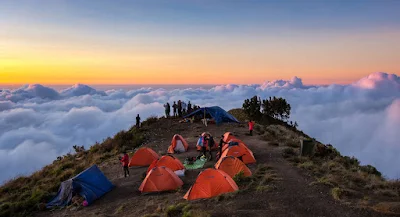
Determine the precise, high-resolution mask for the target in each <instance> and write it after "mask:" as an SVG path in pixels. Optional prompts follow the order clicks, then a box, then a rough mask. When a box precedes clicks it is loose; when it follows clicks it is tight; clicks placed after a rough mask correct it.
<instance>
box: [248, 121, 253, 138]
mask: <svg viewBox="0 0 400 217" xmlns="http://www.w3.org/2000/svg"><path fill="white" fill-rule="evenodd" d="M253 128H254V121H252V120H251V119H250V121H249V132H250V136H252V135H253Z"/></svg>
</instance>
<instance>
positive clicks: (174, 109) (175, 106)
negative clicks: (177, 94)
mask: <svg viewBox="0 0 400 217" xmlns="http://www.w3.org/2000/svg"><path fill="white" fill-rule="evenodd" d="M177 108H178V105H176V103H175V101H174V104H173V105H172V109H173V112H174V117H176V109H177Z"/></svg>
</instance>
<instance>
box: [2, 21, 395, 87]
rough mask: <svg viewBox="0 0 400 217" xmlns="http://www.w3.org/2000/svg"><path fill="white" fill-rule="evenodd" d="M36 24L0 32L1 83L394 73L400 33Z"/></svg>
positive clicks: (310, 80)
mask: <svg viewBox="0 0 400 217" xmlns="http://www.w3.org/2000/svg"><path fill="white" fill-rule="evenodd" d="M0 27H1V25H0ZM39 27H41V28H29V27H24V28H21V27H13V26H7V28H6V31H4V30H3V32H0V84H27V83H40V84H75V83H84V84H89V85H90V84H228V83H236V84H248V83H262V82H263V81H265V80H274V79H290V78H291V77H293V76H298V77H300V78H302V79H303V82H304V83H306V84H328V83H350V82H352V81H355V80H357V79H359V78H361V77H363V76H365V75H367V74H370V73H373V72H376V71H383V72H388V73H395V74H399V72H400V65H399V62H400V52H399V50H400V43H398V39H399V38H400V32H399V31H397V30H391V29H383V30H382V31H379V32H375V31H365V32H351V31H349V32H346V33H343V32H339V33H337V32H334V31H332V32H329V31H328V32H327V31H314V32H313V38H310V37H309V35H308V34H309V33H307V34H305V33H302V34H292V35H289V36H286V37H281V36H274V35H267V34H261V35H247V36H246V38H242V36H241V35H232V36H226V35H212V36H203V35H199V36H193V37H190V38H187V37H185V38H180V39H179V40H177V39H176V38H175V36H168V35H167V36H165V37H156V36H154V35H153V36H152V37H150V36H149V38H137V39H135V38H132V39H130V38H128V39H126V38H119V37H118V35H116V36H113V37H111V38H108V37H91V35H92V34H93V33H92V32H85V30H82V31H73V30H71V29H65V28H59V27H57V26H39ZM49 29H51V30H52V31H49ZM39 30H40V31H39ZM0 31H1V30H0ZM82 35H84V36H85V35H86V36H88V37H82ZM89 36H90V37H89ZM114 37H115V38H114ZM116 39H119V40H116ZM245 39H246V40H245Z"/></svg>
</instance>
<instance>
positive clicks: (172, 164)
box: [147, 155, 185, 173]
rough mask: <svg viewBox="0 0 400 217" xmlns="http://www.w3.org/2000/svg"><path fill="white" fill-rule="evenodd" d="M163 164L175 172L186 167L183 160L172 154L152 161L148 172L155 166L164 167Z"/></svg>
mask: <svg viewBox="0 0 400 217" xmlns="http://www.w3.org/2000/svg"><path fill="white" fill-rule="evenodd" d="M162 166H164V167H168V168H169V169H171V170H172V171H174V172H175V171H177V170H183V169H185V167H184V166H183V164H182V163H181V161H179V159H177V158H176V157H174V156H172V155H165V156H162V157H161V158H160V159H158V160H155V161H153V163H151V165H150V166H149V168H148V169H147V173H148V172H150V170H151V169H153V168H154V167H162Z"/></svg>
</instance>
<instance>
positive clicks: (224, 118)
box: [184, 106, 239, 124]
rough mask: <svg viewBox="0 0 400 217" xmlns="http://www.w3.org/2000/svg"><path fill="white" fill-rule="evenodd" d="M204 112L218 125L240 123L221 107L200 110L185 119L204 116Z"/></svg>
mask: <svg viewBox="0 0 400 217" xmlns="http://www.w3.org/2000/svg"><path fill="white" fill-rule="evenodd" d="M204 111H205V114H206V115H210V116H211V117H212V118H213V119H214V120H215V123H217V124H220V123H224V122H234V123H239V121H238V120H237V119H236V118H235V117H234V116H233V115H231V114H229V113H228V112H226V111H225V110H223V109H222V108H221V107H219V106H213V107H204V108H199V109H197V110H196V111H194V112H192V113H190V114H188V115H186V116H185V117H184V118H188V117H192V116H195V115H199V116H204Z"/></svg>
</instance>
